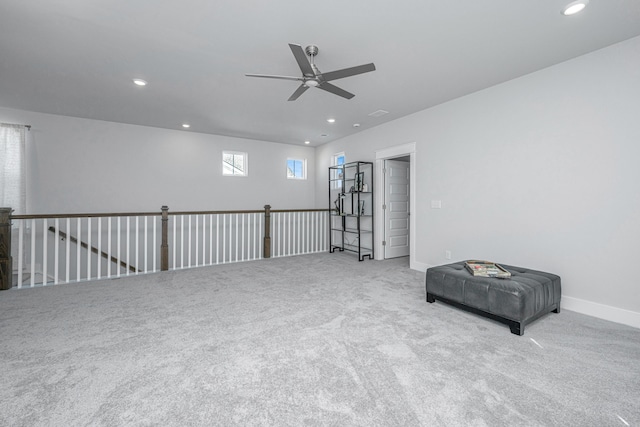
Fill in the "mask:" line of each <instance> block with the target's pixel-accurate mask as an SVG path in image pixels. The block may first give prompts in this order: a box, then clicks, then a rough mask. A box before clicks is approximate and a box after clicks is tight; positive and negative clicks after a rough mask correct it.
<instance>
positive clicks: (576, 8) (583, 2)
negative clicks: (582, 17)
mask: <svg viewBox="0 0 640 427" xmlns="http://www.w3.org/2000/svg"><path fill="white" fill-rule="evenodd" d="M588 4H589V0H579V1H574V2H571V3H569V4H568V5H566V6H565V7H564V9H562V14H563V15H565V16H569V15H575V14H576V13H578V12H580V11H581V10H582V9H584V8H585V7H587V5H588Z"/></svg>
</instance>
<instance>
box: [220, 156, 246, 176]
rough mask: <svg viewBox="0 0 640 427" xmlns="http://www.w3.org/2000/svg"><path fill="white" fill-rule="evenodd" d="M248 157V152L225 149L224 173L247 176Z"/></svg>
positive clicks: (223, 158)
mask: <svg viewBox="0 0 640 427" xmlns="http://www.w3.org/2000/svg"><path fill="white" fill-rule="evenodd" d="M248 157H249V156H248V154H247V153H241V152H238V151H223V152H222V174H223V175H230V176H247V175H248V168H247V166H248Z"/></svg>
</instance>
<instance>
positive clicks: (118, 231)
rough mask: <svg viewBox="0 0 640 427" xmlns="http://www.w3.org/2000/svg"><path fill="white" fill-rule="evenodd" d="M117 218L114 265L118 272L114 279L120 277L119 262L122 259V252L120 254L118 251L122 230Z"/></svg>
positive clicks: (119, 250)
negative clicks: (115, 258)
mask: <svg viewBox="0 0 640 427" xmlns="http://www.w3.org/2000/svg"><path fill="white" fill-rule="evenodd" d="M117 218H118V219H117V222H116V228H117V233H118V234H117V236H116V239H117V240H116V241H117V244H118V249H117V254H118V255H117V258H118V263H117V264H116V269H117V270H116V271H117V272H118V274H117V275H116V277H120V274H121V272H120V270H121V268H120V260H121V259H122V257H121V254H122V252H121V249H120V247H121V245H120V235H121V234H122V230H121V228H120V225H121V223H120V219H121V217H117Z"/></svg>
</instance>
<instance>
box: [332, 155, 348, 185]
mask: <svg viewBox="0 0 640 427" xmlns="http://www.w3.org/2000/svg"><path fill="white" fill-rule="evenodd" d="M345 159H346V158H345V156H344V153H336V154H334V155H333V158H332V159H331V166H341V165H344V164H345ZM330 179H332V180H334V181H333V188H342V184H343V182H342V180H343V179H344V169H339V168H336V169H333V176H332V177H330Z"/></svg>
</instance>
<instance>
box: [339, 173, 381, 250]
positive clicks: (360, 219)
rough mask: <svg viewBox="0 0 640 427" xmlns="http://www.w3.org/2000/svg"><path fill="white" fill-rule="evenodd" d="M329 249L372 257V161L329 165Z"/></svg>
mask: <svg viewBox="0 0 640 427" xmlns="http://www.w3.org/2000/svg"><path fill="white" fill-rule="evenodd" d="M329 210H330V217H329V252H331V253H333V252H334V251H335V250H336V249H338V250H339V251H340V252H343V251H348V252H355V253H357V254H358V260H359V261H364V259H365V258H367V257H368V258H369V259H374V258H373V255H374V254H373V163H372V162H351V163H345V164H343V165H338V166H331V167H329Z"/></svg>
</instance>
